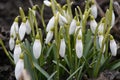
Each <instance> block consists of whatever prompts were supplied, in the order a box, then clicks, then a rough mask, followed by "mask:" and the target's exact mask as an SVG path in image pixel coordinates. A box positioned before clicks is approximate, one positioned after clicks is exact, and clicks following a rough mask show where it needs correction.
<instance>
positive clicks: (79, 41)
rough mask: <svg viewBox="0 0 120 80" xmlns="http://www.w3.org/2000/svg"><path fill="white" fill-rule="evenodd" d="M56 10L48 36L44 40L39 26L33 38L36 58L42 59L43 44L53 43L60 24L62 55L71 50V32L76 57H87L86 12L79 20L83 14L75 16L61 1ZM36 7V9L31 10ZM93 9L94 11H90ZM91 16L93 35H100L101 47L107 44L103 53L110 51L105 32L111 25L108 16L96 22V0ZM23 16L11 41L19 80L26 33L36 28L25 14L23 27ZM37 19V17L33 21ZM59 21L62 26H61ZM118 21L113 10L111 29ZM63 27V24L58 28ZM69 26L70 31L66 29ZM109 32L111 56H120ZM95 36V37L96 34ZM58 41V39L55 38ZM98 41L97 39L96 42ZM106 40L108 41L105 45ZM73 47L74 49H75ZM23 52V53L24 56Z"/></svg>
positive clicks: (49, 4)
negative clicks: (85, 52) (85, 54)
mask: <svg viewBox="0 0 120 80" xmlns="http://www.w3.org/2000/svg"><path fill="white" fill-rule="evenodd" d="M44 5H46V6H48V7H51V8H53V7H52V2H50V1H48V0H44ZM56 7H57V8H56V9H55V10H54V8H53V13H54V15H53V16H52V17H51V18H50V20H49V22H48V23H47V26H46V28H45V30H46V31H45V32H46V38H45V39H42V40H45V41H43V42H42V40H41V38H40V32H39V30H38V28H36V31H37V32H35V31H34V30H33V31H34V32H35V33H36V36H35V37H33V38H34V39H33V41H34V42H33V45H32V51H33V55H34V58H35V59H36V60H38V59H39V58H40V55H41V52H42V45H43V44H46V45H47V44H49V43H51V42H52V39H54V38H53V36H54V34H56V33H55V29H56V27H57V32H60V34H57V36H59V37H58V38H59V40H58V42H59V43H57V41H55V42H56V43H57V44H59V45H58V48H59V49H58V50H59V51H58V52H59V55H60V56H61V57H62V58H65V56H66V55H68V54H65V53H66V52H67V51H66V50H67V47H68V44H70V43H68V42H69V41H70V40H71V39H67V38H66V37H65V35H66V34H65V33H67V32H68V33H67V34H68V35H67V36H69V37H71V36H74V39H75V40H74V41H73V42H72V41H70V42H72V43H74V47H73V48H72V50H75V53H76V56H77V58H78V59H80V58H81V57H82V56H83V51H84V50H85V49H84V42H85V41H84V37H85V34H84V33H85V32H84V31H87V30H84V29H87V28H85V27H86V24H85V26H84V25H83V21H84V20H85V19H86V16H87V15H86V12H85V13H84V14H83V15H82V19H81V20H79V18H80V17H78V16H75V17H74V18H73V17H71V16H70V15H72V13H70V11H69V10H67V9H66V5H64V6H63V8H61V6H59V5H58V3H57V4H56ZM30 10H32V9H30ZM89 11H90V13H89ZM32 13H33V16H34V17H36V15H35V10H32ZM87 13H88V17H89V21H88V22H89V26H90V30H91V32H92V34H93V36H95V35H96V36H97V38H98V43H99V47H100V48H102V47H103V51H102V53H105V50H106V45H107V44H105V42H104V39H105V34H106V32H107V28H106V27H105V20H106V19H105V17H104V18H102V19H101V21H100V22H99V23H97V22H96V18H97V15H98V12H97V6H96V4H95V2H94V0H92V1H91V6H90V10H88V12H87ZM21 17H22V16H18V17H16V18H15V20H14V22H13V24H12V26H11V29H10V40H9V47H10V50H11V51H13V58H14V63H15V65H16V67H15V76H16V79H17V80H19V79H20V77H21V75H22V71H23V70H24V60H23V53H24V51H23V50H22V48H21V43H22V42H24V39H25V35H26V34H27V35H31V34H32V28H33V27H31V23H30V21H29V19H28V18H27V17H25V16H24V17H22V22H21V24H20V26H19V24H18V23H19V22H20V21H19V18H21ZM34 22H35V21H34V20H33V24H35V23H34ZM58 24H59V25H58ZM114 24H115V15H114V12H113V11H112V18H111V24H110V26H111V28H112V27H113V26H114ZM58 26H59V27H58ZM65 28H68V31H66V30H67V29H65ZM32 35H33V34H32ZM108 35H109V41H110V42H109V43H110V50H111V55H112V56H116V54H117V44H116V42H115V40H114V38H113V36H112V35H110V34H108ZM93 36H91V37H93ZM68 40H69V41H68ZM53 41H54V40H53ZM93 43H94V41H93ZM103 43H104V44H103ZM72 50H70V51H72ZM21 55H22V56H21Z"/></svg>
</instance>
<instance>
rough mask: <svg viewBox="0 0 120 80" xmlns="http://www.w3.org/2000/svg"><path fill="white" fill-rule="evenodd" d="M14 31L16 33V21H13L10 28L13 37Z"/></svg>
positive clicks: (14, 35)
mask: <svg viewBox="0 0 120 80" xmlns="http://www.w3.org/2000/svg"><path fill="white" fill-rule="evenodd" d="M16 33H18V22H16V21H14V22H13V24H12V26H11V29H10V36H13V37H14V39H15V38H16Z"/></svg>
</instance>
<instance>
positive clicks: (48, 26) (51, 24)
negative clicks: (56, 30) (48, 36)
mask: <svg viewBox="0 0 120 80" xmlns="http://www.w3.org/2000/svg"><path fill="white" fill-rule="evenodd" d="M54 24H55V17H54V16H53V17H52V18H51V19H50V20H49V22H48V24H47V27H46V31H47V32H48V31H50V29H52V28H53V27H54Z"/></svg>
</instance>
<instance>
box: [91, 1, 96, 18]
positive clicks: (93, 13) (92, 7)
mask: <svg viewBox="0 0 120 80" xmlns="http://www.w3.org/2000/svg"><path fill="white" fill-rule="evenodd" d="M91 14H92V15H93V16H94V18H95V19H96V18H97V6H96V4H95V2H94V1H93V0H92V2H91Z"/></svg>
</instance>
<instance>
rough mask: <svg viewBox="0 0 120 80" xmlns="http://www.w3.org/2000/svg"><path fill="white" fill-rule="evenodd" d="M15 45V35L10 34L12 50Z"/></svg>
mask: <svg viewBox="0 0 120 80" xmlns="http://www.w3.org/2000/svg"><path fill="white" fill-rule="evenodd" d="M14 46H15V41H14V37H13V36H10V40H9V47H10V50H11V51H12V50H13V48H14Z"/></svg>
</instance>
